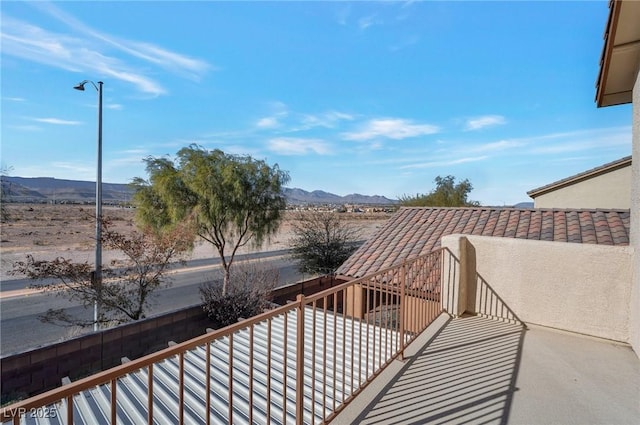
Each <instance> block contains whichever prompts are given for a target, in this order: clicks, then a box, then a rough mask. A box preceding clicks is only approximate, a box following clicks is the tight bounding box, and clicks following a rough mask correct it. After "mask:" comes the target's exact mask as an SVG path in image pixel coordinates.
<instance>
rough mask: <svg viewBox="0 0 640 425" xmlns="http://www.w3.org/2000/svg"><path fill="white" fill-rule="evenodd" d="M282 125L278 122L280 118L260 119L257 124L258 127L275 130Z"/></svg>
mask: <svg viewBox="0 0 640 425" xmlns="http://www.w3.org/2000/svg"><path fill="white" fill-rule="evenodd" d="M279 125H280V123H279V122H278V118H276V117H264V118H260V119H259V120H258V121H257V122H256V127H259V128H275V127H278V126H279Z"/></svg>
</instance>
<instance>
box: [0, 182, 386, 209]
mask: <svg viewBox="0 0 640 425" xmlns="http://www.w3.org/2000/svg"><path fill="white" fill-rule="evenodd" d="M1 183H2V189H3V191H4V193H5V196H6V199H7V201H9V202H49V201H55V202H80V203H94V202H95V199H96V184H95V182H88V181H78V180H64V179H55V178H52V177H10V176H1ZM284 194H285V195H286V197H287V201H288V202H289V203H290V204H294V205H307V204H325V205H332V204H334V205H342V204H358V205H365V204H366V205H391V204H394V203H397V201H395V200H391V199H387V198H385V197H384V196H377V195H375V196H367V195H360V194H352V195H347V196H338V195H334V194H333V193H328V192H324V191H322V190H314V191H313V192H307V191H306V190H302V189H297V188H285V189H284ZM132 195H133V190H132V189H131V187H129V185H127V184H119V183H102V199H103V202H104V203H105V204H111V203H120V202H128V201H129V200H130V199H131V196H132Z"/></svg>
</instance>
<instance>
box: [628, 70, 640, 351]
mask: <svg viewBox="0 0 640 425" xmlns="http://www.w3.org/2000/svg"><path fill="white" fill-rule="evenodd" d="M632 155H633V158H635V159H639V158H640V73H638V76H637V77H636V84H635V86H634V88H633V149H632ZM632 171H633V180H632V181H633V186H632V189H631V246H632V247H633V249H634V256H633V272H634V275H633V288H632V291H631V299H630V302H631V323H630V332H631V338H630V339H631V345H632V346H633V349H634V350H635V352H636V354H637V355H638V356H640V160H636V161H632Z"/></svg>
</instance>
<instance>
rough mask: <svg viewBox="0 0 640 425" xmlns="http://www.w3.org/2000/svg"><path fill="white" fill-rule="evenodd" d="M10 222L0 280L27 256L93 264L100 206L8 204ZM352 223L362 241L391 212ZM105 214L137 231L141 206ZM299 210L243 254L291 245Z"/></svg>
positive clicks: (209, 252) (197, 250) (350, 216)
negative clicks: (266, 238)
mask: <svg viewBox="0 0 640 425" xmlns="http://www.w3.org/2000/svg"><path fill="white" fill-rule="evenodd" d="M6 207H7V210H8V215H9V220H8V221H7V222H5V223H2V225H1V231H0V259H1V263H2V264H1V270H0V279H2V280H6V279H15V278H17V277H16V276H11V275H10V274H9V272H10V271H11V269H12V268H13V263H14V262H15V261H20V260H24V259H25V256H26V255H27V254H32V255H33V256H34V257H35V258H36V259H42V260H45V259H53V258H56V257H64V258H67V259H72V260H74V261H78V262H83V261H87V262H89V263H92V262H93V259H94V255H95V251H94V247H95V242H94V240H95V219H94V217H95V208H94V207H92V206H90V205H72V204H71V205H70V204H63V205H60V204H6ZM342 214H343V216H344V217H346V219H347V220H348V221H349V223H350V224H352V225H353V226H356V227H358V228H359V229H360V234H361V236H362V238H361V239H363V240H364V239H367V238H368V237H370V236H371V235H372V234H373V233H374V232H375V231H376V230H377V229H379V228H380V226H381V225H383V224H384V222H385V221H386V220H387V219H388V218H389V216H390V214H388V213H370V214H369V213H342ZM103 215H104V217H106V218H109V219H110V220H111V221H112V227H113V228H114V229H115V230H117V231H118V232H121V233H125V234H126V233H128V232H132V231H134V230H135V229H136V226H135V223H134V216H135V209H132V208H122V207H112V206H105V207H103ZM294 217H295V213H293V212H287V213H286V217H285V220H284V221H283V222H282V225H281V226H280V230H279V231H278V233H277V234H276V235H274V236H273V237H272V238H271V240H269V241H267V242H266V243H265V244H264V245H263V246H262V247H261V248H259V249H255V248H251V247H244V248H242V249H241V251H239V253H247V252H256V251H272V250H280V249H287V248H289V247H290V246H289V241H290V240H291V237H292V236H293V233H292V231H291V221H292V220H293V218H294ZM215 255H217V254H215V253H214V251H213V248H212V247H211V246H210V245H209V244H205V243H202V242H199V243H196V246H195V247H194V249H193V251H192V253H191V256H190V258H191V259H198V258H207V257H211V256H215ZM117 257H118V255H117V252H112V251H106V250H105V251H104V252H103V262H105V263H106V262H108V261H111V260H112V259H117Z"/></svg>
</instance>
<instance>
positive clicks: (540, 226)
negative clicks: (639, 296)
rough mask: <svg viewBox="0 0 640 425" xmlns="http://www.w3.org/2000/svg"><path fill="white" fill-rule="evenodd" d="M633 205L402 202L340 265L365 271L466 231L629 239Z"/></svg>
mask: <svg viewBox="0 0 640 425" xmlns="http://www.w3.org/2000/svg"><path fill="white" fill-rule="evenodd" d="M630 215H631V214H630V212H629V210H600V209H594V210H566V209H534V208H531V209H515V208H489V207H487V208H482V207H477V208H426V207H403V208H400V210H399V211H398V212H397V213H396V214H394V215H393V216H392V217H391V218H389V220H388V221H387V222H386V223H385V225H384V227H382V228H380V230H378V232H377V233H375V234H374V235H373V236H372V237H371V238H369V240H367V241H366V242H365V243H364V245H362V246H361V247H360V248H359V249H358V250H357V251H356V252H355V253H354V254H353V255H352V256H351V257H349V259H347V261H345V262H344V263H343V264H342V265H341V266H340V267H339V268H338V270H337V273H338V274H339V275H343V276H350V277H362V276H365V275H367V274H370V273H372V272H375V271H378V270H381V269H383V268H386V267H390V266H393V265H396V264H398V263H400V262H402V261H404V260H405V259H408V258H414V257H417V256H419V255H422V254H427V253H429V252H431V251H433V250H435V249H437V248H439V247H440V240H441V238H442V237H443V236H446V235H451V234H465V235H478V236H497V237H505V238H517V239H531V240H539V241H555V242H572V243H590V244H600V245H629V225H630Z"/></svg>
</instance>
